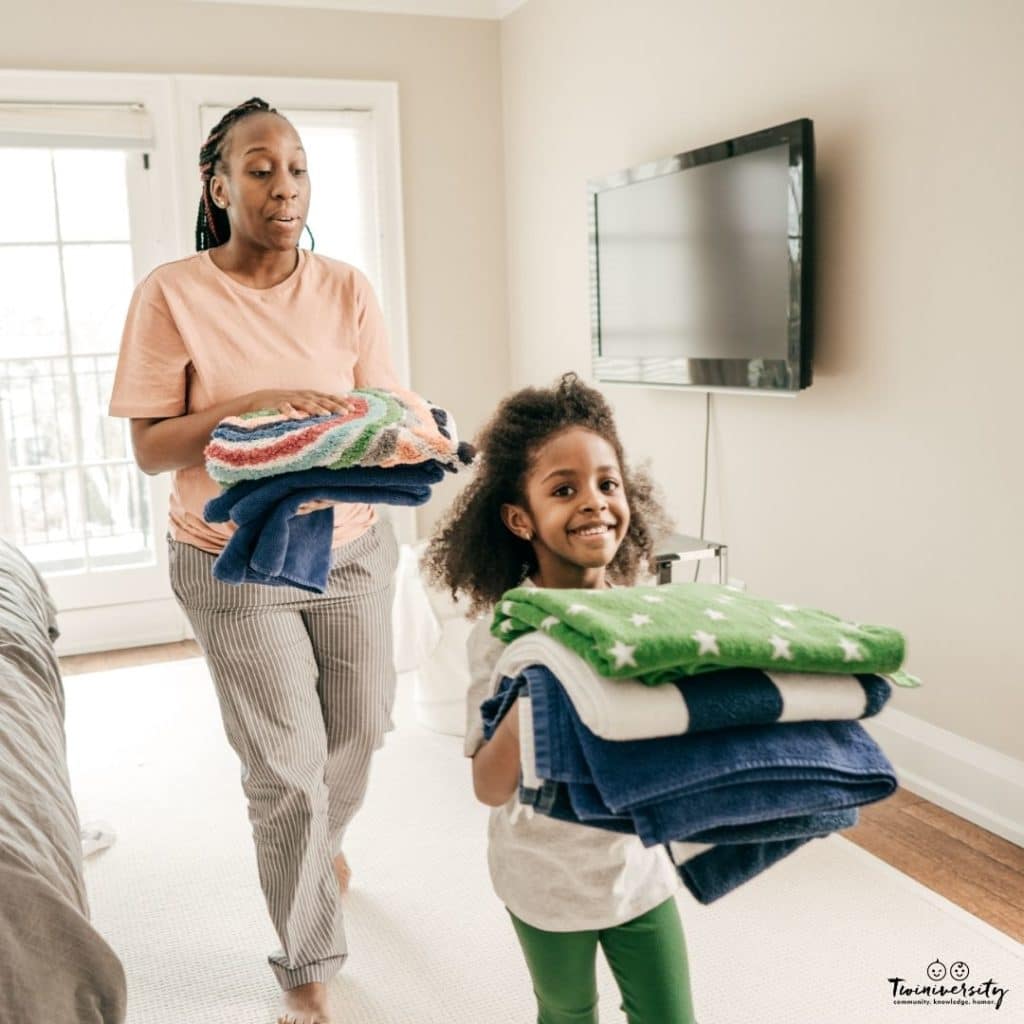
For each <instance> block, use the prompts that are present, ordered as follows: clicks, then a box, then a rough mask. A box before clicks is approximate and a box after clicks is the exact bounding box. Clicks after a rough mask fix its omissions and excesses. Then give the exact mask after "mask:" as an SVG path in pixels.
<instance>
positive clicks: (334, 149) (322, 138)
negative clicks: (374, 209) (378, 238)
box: [295, 119, 371, 269]
mask: <svg viewBox="0 0 1024 1024" xmlns="http://www.w3.org/2000/svg"><path fill="white" fill-rule="evenodd" d="M295 128H296V130H297V131H298V132H299V134H300V135H301V136H302V145H303V148H304V149H305V150H306V156H307V158H308V160H309V173H310V181H311V183H312V186H313V187H312V199H311V200H310V204H309V226H310V228H311V229H312V231H313V233H314V234H315V236H316V249H317V252H322V253H323V254H324V255H325V256H332V257H334V259H338V260H344V261H345V262H346V263H351V264H353V265H355V266H357V267H359V268H360V269H364V268H365V267H366V266H367V260H368V258H369V253H367V251H366V242H365V238H366V230H367V224H366V219H367V218H366V215H367V214H368V213H370V212H371V211H370V210H368V209H366V207H367V205H368V203H367V200H368V199H369V198H370V197H368V196H364V195H362V194H361V193H362V180H363V179H362V175H361V173H360V167H359V157H360V153H359V147H358V144H357V143H358V139H357V137H356V136H354V135H352V134H349V133H347V132H339V131H337V130H332V129H331V128H330V126H328V125H314V124H308V123H307V124H303V123H302V121H301V119H300V120H299V122H298V123H297V124H296V126H295Z"/></svg>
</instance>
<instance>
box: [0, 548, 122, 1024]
mask: <svg viewBox="0 0 1024 1024" xmlns="http://www.w3.org/2000/svg"><path fill="white" fill-rule="evenodd" d="M56 637H57V626H56V616H55V610H54V607H53V603H52V601H51V600H50V597H49V594H48V593H47V590H46V587H45V585H44V583H43V581H42V579H41V577H40V576H39V574H38V573H37V572H36V570H35V568H34V567H33V566H32V564H31V563H30V562H29V561H28V560H27V559H26V558H25V557H24V555H22V554H21V552H20V551H18V549H17V548H15V547H14V546H13V545H11V544H9V543H8V542H7V541H4V540H3V539H0V994H2V995H0V1024H14V1022H18V1024H24V1022H26V1021H46V1022H47V1024H120V1022H121V1021H123V1020H124V1016H125V1002H126V994H125V977H124V970H123V968H122V966H121V962H120V960H119V959H118V958H117V955H116V954H115V953H114V951H113V950H112V949H111V948H110V947H109V946H108V945H107V943H106V942H105V941H104V939H103V938H102V936H101V935H100V934H99V933H98V932H97V931H96V930H95V928H93V926H92V925H91V924H90V922H89V907H88V902H87V900H86V893H85V883H84V881H83V878H82V846H81V839H80V834H79V822H78V812H77V810H76V808H75V803H74V800H73V798H72V795H71V787H70V783H69V780H68V768H67V758H66V754H65V741H64V689H63V686H62V684H61V678H60V672H59V668H58V663H57V657H56V655H55V653H54V649H53V641H54V640H55V639H56Z"/></svg>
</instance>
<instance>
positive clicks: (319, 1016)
mask: <svg viewBox="0 0 1024 1024" xmlns="http://www.w3.org/2000/svg"><path fill="white" fill-rule="evenodd" d="M284 1005H285V1010H286V1011H287V1012H286V1013H283V1014H282V1015H281V1016H280V1017H278V1018H277V1024H331V1008H330V1005H329V1000H328V998H327V986H326V985H325V984H324V983H323V982H322V981H311V982H310V983H309V984H308V985H299V986H298V987H297V988H290V989H288V990H287V991H286V992H285V994H284Z"/></svg>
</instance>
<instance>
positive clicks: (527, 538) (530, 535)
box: [523, 530, 533, 544]
mask: <svg viewBox="0 0 1024 1024" xmlns="http://www.w3.org/2000/svg"><path fill="white" fill-rule="evenodd" d="M523 540H525V541H526V543H527V544H529V543H530V541H531V540H533V531H532V530H527V531H526V533H525V534H523Z"/></svg>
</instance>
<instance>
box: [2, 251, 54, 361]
mask: <svg viewBox="0 0 1024 1024" xmlns="http://www.w3.org/2000/svg"><path fill="white" fill-rule="evenodd" d="M0 281H3V284H4V286H3V288H2V289H0V359H4V358H11V357H17V356H40V355H58V354H62V353H63V352H64V303H63V302H62V300H61V293H60V264H59V263H58V262H57V247H56V246H55V245H54V246H50V245H42V246H36V245H33V246H20V245H13V246H0Z"/></svg>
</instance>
